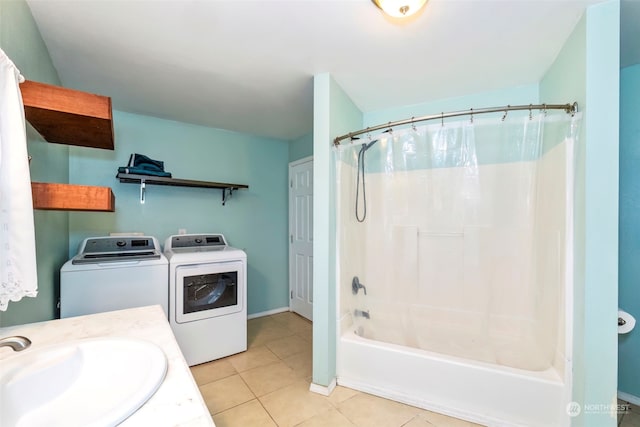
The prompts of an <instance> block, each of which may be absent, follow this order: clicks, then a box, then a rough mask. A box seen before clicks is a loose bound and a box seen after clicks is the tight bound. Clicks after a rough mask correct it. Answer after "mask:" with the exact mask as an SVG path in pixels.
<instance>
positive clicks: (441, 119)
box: [440, 111, 444, 127]
mask: <svg viewBox="0 0 640 427" xmlns="http://www.w3.org/2000/svg"><path fill="white" fill-rule="evenodd" d="M440 126H443V127H444V111H443V112H441V113H440Z"/></svg>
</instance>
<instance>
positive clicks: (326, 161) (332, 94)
mask: <svg viewBox="0 0 640 427" xmlns="http://www.w3.org/2000/svg"><path fill="white" fill-rule="evenodd" d="M313 90H314V92H313V156H314V157H313V163H314V164H313V383H314V384H317V385H320V386H329V385H330V384H331V381H332V380H333V379H334V378H335V376H336V317H337V309H336V217H335V186H334V183H335V165H334V161H333V155H332V150H331V147H332V140H333V138H335V137H336V136H338V135H341V134H344V133H346V132H349V131H350V130H354V129H359V128H360V127H361V126H362V113H361V112H360V110H359V109H358V108H357V107H356V106H355V104H354V103H353V102H352V101H351V99H350V98H349V97H348V95H347V94H346V93H345V92H344V91H343V90H342V88H341V87H340V86H338V84H337V83H336V82H335V81H334V80H333V78H332V77H331V76H330V75H329V74H327V73H325V74H319V75H316V76H315V77H314V89H313Z"/></svg>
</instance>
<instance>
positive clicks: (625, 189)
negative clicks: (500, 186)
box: [618, 64, 640, 399]
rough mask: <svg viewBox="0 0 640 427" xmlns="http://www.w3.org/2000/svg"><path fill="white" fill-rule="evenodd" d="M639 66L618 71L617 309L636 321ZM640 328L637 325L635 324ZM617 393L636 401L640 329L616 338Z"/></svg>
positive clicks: (639, 291)
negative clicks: (618, 193)
mask: <svg viewBox="0 0 640 427" xmlns="http://www.w3.org/2000/svg"><path fill="white" fill-rule="evenodd" d="M639 117H640V64H639V65H634V66H631V67H626V68H623V69H622V70H621V72H620V242H619V247H620V259H619V268H620V272H619V274H620V275H619V295H618V301H619V304H618V305H619V306H620V308H621V309H622V310H624V311H626V312H629V313H631V315H633V316H634V317H635V318H636V319H637V320H638V321H640V218H639V217H638V212H640V167H638V165H640V120H638V118H639ZM638 325H640V323H639V324H638ZM618 343H619V347H618V352H619V353H618V390H620V391H622V392H624V393H628V394H631V395H633V396H636V397H637V398H638V399H640V370H639V369H638V363H639V361H640V326H639V327H636V328H635V329H634V330H633V331H631V332H630V333H628V334H625V335H619V337H618Z"/></svg>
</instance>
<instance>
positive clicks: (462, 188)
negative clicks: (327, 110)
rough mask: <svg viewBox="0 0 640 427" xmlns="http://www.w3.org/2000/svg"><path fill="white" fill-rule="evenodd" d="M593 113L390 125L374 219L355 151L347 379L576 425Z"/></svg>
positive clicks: (371, 166)
mask: <svg viewBox="0 0 640 427" xmlns="http://www.w3.org/2000/svg"><path fill="white" fill-rule="evenodd" d="M509 120H512V122H509ZM577 120H579V117H578V116H576V117H573V118H572V117H570V116H564V115H562V114H561V115H554V116H552V115H551V114H550V115H549V117H548V118H545V117H544V115H539V116H537V117H535V116H534V117H533V118H532V119H529V118H528V117H523V118H513V119H507V121H506V122H504V123H503V122H501V121H500V119H496V120H494V119H489V120H476V121H475V123H474V124H471V123H469V121H465V122H456V123H447V124H445V125H444V126H442V125H441V124H438V125H435V126H433V125H430V126H424V127H420V128H417V129H415V130H412V129H407V130H404V131H399V132H396V131H394V134H389V135H384V136H381V137H380V140H379V142H378V143H377V144H376V145H374V146H373V147H372V148H371V149H370V150H368V151H367V152H366V165H367V173H366V177H365V178H366V191H367V218H366V220H365V221H364V222H362V223H359V222H357V220H356V218H355V216H354V213H353V211H354V206H355V195H356V190H355V189H356V173H357V172H356V171H357V167H356V161H355V160H354V159H355V158H356V156H355V154H352V153H349V151H351V152H354V153H356V154H357V152H358V149H359V147H358V146H357V145H355V146H353V147H341V148H340V149H339V150H340V151H341V153H340V155H341V158H340V160H339V164H338V166H337V170H338V174H339V182H338V184H337V186H338V187H337V197H338V201H337V203H338V220H337V222H338V234H339V242H338V245H339V248H338V253H339V257H338V260H339V263H340V264H339V266H338V280H337V283H339V286H340V289H339V290H338V292H337V295H338V299H339V301H338V307H340V311H339V313H338V322H339V330H340V333H339V339H338V343H337V353H338V361H337V373H338V384H340V385H345V386H347V387H351V388H355V389H359V390H362V391H366V392H370V393H374V394H378V395H381V396H383V397H387V398H392V399H396V400H399V401H402V402H405V403H409V404H413V405H417V406H420V407H423V408H426V409H430V410H435V411H438V412H442V413H445V414H448V415H453V416H456V417H459V418H464V419H467V420H470V421H475V422H480V423H483V424H486V425H490V426H502V425H505V426H506V425H509V426H514V425H515V426H517V425H522V426H540V427H552V426H565V425H568V424H569V422H570V419H569V416H568V414H567V413H566V405H567V403H568V402H569V401H570V396H571V342H572V339H571V336H570V335H571V331H572V329H571V319H572V312H571V305H572V298H571V295H572V294H571V289H572V286H573V273H572V266H573V262H572V254H573V238H572V221H573V219H572V204H573V175H574V171H573V159H574V153H573V147H574V144H573V142H574V140H575V138H576V135H575V134H572V133H571V132H572V130H573V129H574V127H575V126H574V127H572V126H571V125H572V123H573V124H574V125H575V124H576V121H577ZM376 150H377V151H376ZM360 197H362V189H360ZM360 203H362V199H361V202H360ZM354 276H358V279H359V281H360V283H361V284H362V285H364V286H365V287H366V294H365V292H364V289H360V290H359V291H358V292H357V293H356V294H354V293H353V290H352V279H353V277H354Z"/></svg>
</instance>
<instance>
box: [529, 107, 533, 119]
mask: <svg viewBox="0 0 640 427" xmlns="http://www.w3.org/2000/svg"><path fill="white" fill-rule="evenodd" d="M532 108H533V104H529V120H533V112H532V111H531V109H532Z"/></svg>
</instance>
